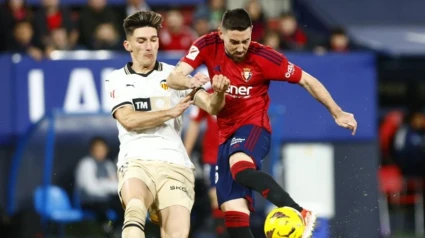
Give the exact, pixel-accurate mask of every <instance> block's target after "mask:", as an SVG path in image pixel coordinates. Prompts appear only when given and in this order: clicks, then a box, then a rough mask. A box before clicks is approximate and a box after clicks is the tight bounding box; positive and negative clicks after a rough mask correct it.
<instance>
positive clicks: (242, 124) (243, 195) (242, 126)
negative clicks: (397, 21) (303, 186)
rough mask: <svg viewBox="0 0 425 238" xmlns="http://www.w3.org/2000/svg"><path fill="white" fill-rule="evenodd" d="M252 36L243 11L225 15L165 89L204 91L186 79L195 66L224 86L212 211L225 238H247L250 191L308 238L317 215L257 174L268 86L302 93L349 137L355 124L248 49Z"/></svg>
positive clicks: (303, 75)
mask: <svg viewBox="0 0 425 238" xmlns="http://www.w3.org/2000/svg"><path fill="white" fill-rule="evenodd" d="M251 32H252V22H251V18H250V17H249V15H248V13H247V12H246V11H245V10H244V9H241V8H238V9H233V10H228V11H226V12H225V14H224V15H223V19H222V22H221V26H220V28H219V29H218V31H217V32H213V33H210V34H207V35H204V36H202V37H201V38H199V39H198V40H197V41H195V42H194V43H193V45H192V47H191V48H190V50H189V52H188V54H187V55H186V56H185V57H183V58H182V59H181V61H180V63H179V64H178V66H177V67H176V68H175V69H174V70H173V72H172V73H171V74H170V75H169V77H168V78H167V84H168V86H169V87H171V88H175V89H182V90H183V89H188V88H193V87H199V86H201V85H203V84H204V83H206V82H207V81H208V80H209V78H208V77H206V76H205V75H202V74H199V73H198V74H196V75H195V76H194V77H192V78H187V77H186V75H188V74H190V73H191V72H192V71H193V70H194V69H195V68H197V67H198V66H200V65H201V64H205V65H206V67H207V68H208V73H209V76H210V77H212V76H214V75H219V74H222V75H224V76H226V77H227V78H228V79H229V80H230V86H229V88H228V89H227V91H226V98H225V100H226V102H225V105H224V107H223V108H222V109H221V111H220V112H219V113H218V115H217V122H218V127H219V143H220V147H219V154H218V160H217V167H218V169H217V171H216V172H217V173H216V176H217V178H218V179H216V181H217V182H216V186H217V198H218V203H219V205H220V208H221V210H222V211H223V212H224V214H225V215H224V216H225V225H226V228H227V231H228V233H229V234H230V237H232V238H250V237H251V238H253V235H252V233H251V231H250V229H249V214H250V211H253V207H254V206H253V203H254V196H253V191H257V192H259V193H261V194H262V195H263V196H264V197H265V198H266V199H267V200H269V201H270V202H271V203H273V204H274V205H276V206H277V207H283V206H289V207H292V208H294V209H295V210H297V211H298V212H299V213H300V215H301V216H302V217H303V218H304V222H305V225H306V229H305V232H304V234H303V238H307V237H311V236H312V232H313V229H314V224H315V221H316V215H315V214H314V213H313V212H311V211H309V210H307V209H304V208H303V207H301V206H300V205H299V204H297V203H296V202H295V201H294V200H293V199H292V198H291V197H290V195H289V194H288V193H287V192H286V191H284V190H283V189H282V188H281V187H280V186H279V184H278V183H277V182H276V181H275V180H274V179H273V177H272V176H270V175H269V174H267V173H265V172H262V171H261V165H262V160H263V158H264V157H265V156H266V155H267V154H268V152H269V148H270V133H271V126H270V120H269V116H268V114H267V111H268V107H269V103H270V99H269V96H268V93H267V91H268V88H269V85H270V81H271V80H277V81H284V82H289V83H292V84H299V85H301V86H302V87H304V88H305V89H306V90H307V91H308V92H309V93H310V94H311V95H312V96H313V97H314V98H316V99H317V100H318V101H319V102H320V103H322V104H323V105H324V106H325V107H326V108H327V109H328V110H329V112H330V114H331V115H332V117H333V118H334V119H335V122H336V124H337V125H338V126H341V127H343V128H347V129H349V130H351V131H352V134H353V135H354V134H355V132H356V129H357V122H356V120H355V119H354V115H353V114H351V113H347V112H345V111H343V110H342V109H341V108H340V107H339V106H338V105H337V104H336V103H335V101H334V100H333V99H332V97H331V95H330V94H329V92H328V91H327V90H326V88H325V87H324V86H323V85H322V84H321V83H320V82H319V81H318V80H317V79H316V78H315V77H313V76H311V75H310V74H308V73H307V72H305V71H303V70H302V69H301V68H299V67H298V66H296V65H294V64H292V63H291V62H289V61H288V60H287V59H286V57H285V56H284V55H282V54H280V53H278V52H276V51H274V50H273V49H271V48H270V47H267V46H264V45H261V44H259V43H257V42H252V41H251Z"/></svg>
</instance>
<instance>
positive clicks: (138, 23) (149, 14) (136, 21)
mask: <svg viewBox="0 0 425 238" xmlns="http://www.w3.org/2000/svg"><path fill="white" fill-rule="evenodd" d="M162 22H163V18H162V16H161V15H160V14H158V13H156V12H153V11H138V12H136V13H134V14H131V15H130V16H128V17H127V18H125V19H124V24H123V27H124V31H125V34H126V35H132V34H133V32H134V30H135V29H137V28H140V27H153V28H155V29H156V30H157V31H159V29H160V28H161V27H162Z"/></svg>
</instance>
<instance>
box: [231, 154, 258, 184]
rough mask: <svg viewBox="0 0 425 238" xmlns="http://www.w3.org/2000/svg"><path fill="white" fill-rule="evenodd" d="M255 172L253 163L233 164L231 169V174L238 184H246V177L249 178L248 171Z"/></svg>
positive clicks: (240, 162)
mask: <svg viewBox="0 0 425 238" xmlns="http://www.w3.org/2000/svg"><path fill="white" fill-rule="evenodd" d="M250 170H251V171H255V164H254V163H253V162H252V161H245V160H243V161H239V162H236V163H235V164H233V166H232V167H231V168H230V172H231V173H232V177H233V179H234V180H235V181H236V182H239V183H241V184H245V183H244V181H245V180H246V177H247V176H249V173H247V172H248V171H250Z"/></svg>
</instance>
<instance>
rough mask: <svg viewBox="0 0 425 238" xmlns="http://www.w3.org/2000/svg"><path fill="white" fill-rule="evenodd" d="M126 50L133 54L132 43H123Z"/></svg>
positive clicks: (126, 41)
mask: <svg viewBox="0 0 425 238" xmlns="http://www.w3.org/2000/svg"><path fill="white" fill-rule="evenodd" d="M122 44H123V46H124V49H125V50H126V51H128V52H133V50H132V49H131V45H130V42H128V40H125V41H124V42H123V43H122Z"/></svg>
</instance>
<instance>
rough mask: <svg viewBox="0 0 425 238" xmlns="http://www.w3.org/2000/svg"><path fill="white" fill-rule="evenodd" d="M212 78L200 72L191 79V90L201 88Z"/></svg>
mask: <svg viewBox="0 0 425 238" xmlns="http://www.w3.org/2000/svg"><path fill="white" fill-rule="evenodd" d="M209 81H210V78H209V77H208V76H206V75H205V74H203V73H201V72H198V73H196V74H195V76H193V77H191V78H190V88H197V87H201V86H202V85H204V84H206V83H208V82H209Z"/></svg>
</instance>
